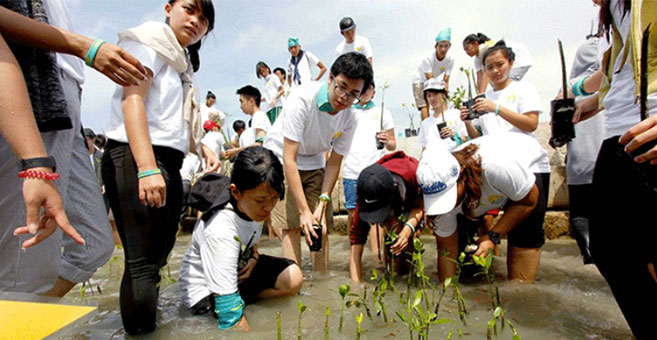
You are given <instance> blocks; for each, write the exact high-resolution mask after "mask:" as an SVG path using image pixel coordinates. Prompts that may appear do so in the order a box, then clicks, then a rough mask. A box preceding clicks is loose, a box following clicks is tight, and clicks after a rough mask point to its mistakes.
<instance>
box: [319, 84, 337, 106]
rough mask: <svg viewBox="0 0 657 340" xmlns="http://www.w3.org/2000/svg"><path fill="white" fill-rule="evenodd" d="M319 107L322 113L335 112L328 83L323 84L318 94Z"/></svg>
mask: <svg viewBox="0 0 657 340" xmlns="http://www.w3.org/2000/svg"><path fill="white" fill-rule="evenodd" d="M317 107H318V108H319V110H320V111H322V112H333V111H335V110H333V106H331V103H330V102H329V94H328V83H323V84H322V86H321V87H320V88H319V93H317Z"/></svg>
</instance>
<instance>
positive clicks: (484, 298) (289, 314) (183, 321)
mask: <svg viewBox="0 0 657 340" xmlns="http://www.w3.org/2000/svg"><path fill="white" fill-rule="evenodd" d="M330 238H331V242H330V243H331V255H330V259H331V261H330V262H331V263H330V266H329V271H328V272H327V273H325V274H313V273H312V271H311V270H310V264H309V263H308V261H309V260H308V250H307V248H306V249H305V250H304V254H303V255H304V266H303V272H304V280H305V282H304V286H303V288H302V291H301V294H300V295H299V296H294V297H290V298H284V299H278V300H269V301H263V302H259V303H257V304H255V305H250V306H248V307H247V308H246V309H245V313H246V317H247V319H248V321H249V324H250V326H251V331H250V332H249V333H246V334H245V333H237V332H234V331H219V330H218V329H217V326H216V321H215V319H213V318H211V317H193V316H191V314H189V313H188V312H187V311H186V309H185V308H184V307H182V305H181V303H180V294H179V290H178V287H177V284H176V283H175V282H172V281H171V280H170V279H169V278H167V277H168V276H169V275H167V274H166V270H164V272H163V273H164V274H165V277H163V279H162V285H161V293H160V301H159V312H160V313H159V316H158V329H157V331H156V332H154V333H152V334H150V335H147V336H143V337H139V338H140V339H181V338H185V339H196V338H208V339H210V338H211V339H244V338H247V337H248V338H251V339H276V312H281V320H282V321H281V323H282V333H283V336H282V338H283V339H293V338H296V335H297V315H298V312H297V301H298V300H301V301H302V302H303V303H304V304H305V305H307V306H308V310H307V311H306V312H305V313H304V314H303V316H302V336H303V338H304V339H323V338H324V320H325V308H326V307H327V306H328V307H330V308H331V316H330V321H329V333H330V334H329V335H330V338H331V339H354V338H355V336H356V321H355V316H356V315H357V314H359V313H360V312H361V310H356V309H355V308H354V307H352V308H345V311H344V328H343V330H342V331H341V332H338V322H339V308H340V297H339V295H338V293H337V288H338V286H339V285H340V284H341V283H350V280H349V241H348V238H347V237H346V236H339V235H331V236H330ZM422 240H423V241H424V242H425V249H427V251H426V253H425V255H424V257H423V258H424V262H425V265H426V268H427V269H426V271H427V274H429V275H430V276H435V265H436V249H435V242H434V241H433V238H432V237H430V236H423V238H422ZM189 242H190V235H183V236H181V237H179V238H178V241H177V243H176V246H175V248H174V251H173V254H172V256H171V261H170V265H169V269H170V278H171V279H175V278H177V277H178V268H179V266H180V261H181V259H182V256H183V255H184V253H185V251H186V249H187V246H188V245H189ZM258 249H259V251H260V252H261V253H265V254H270V255H277V256H279V255H280V242H278V240H269V239H267V238H266V237H265V238H263V239H262V240H261V242H260V244H259V246H258ZM505 249H506V247H505V246H504V247H503V250H502V254H501V256H499V257H496V258H495V261H494V264H493V267H494V272H495V273H496V274H498V275H499V276H500V277H502V276H503V275H505V274H506V266H505V261H506V254H505ZM114 254H115V255H117V257H116V259H115V260H111V261H110V262H108V263H107V264H106V265H105V266H104V267H103V268H101V269H99V270H98V272H97V273H96V275H95V276H94V278H93V279H92V281H91V283H92V286H91V288H87V289H86V290H84V296H82V293H81V289H80V286H77V287H75V288H74V289H73V290H72V291H71V292H70V293H69V294H68V295H67V299H68V300H73V301H76V302H84V303H88V304H97V305H98V306H99V311H98V312H97V313H96V314H95V315H93V316H92V317H90V318H88V319H86V320H84V321H82V322H80V323H78V324H77V325H76V326H75V327H72V328H70V329H68V330H67V331H66V332H64V333H60V334H57V338H61V339H71V338H73V339H124V338H130V337H129V336H127V335H126V334H125V332H124V331H123V328H122V326H121V317H120V313H119V302H118V288H119V284H120V275H121V272H122V266H123V264H122V261H123V260H122V251H121V250H118V249H117V250H115V253H114ZM363 262H364V273H368V274H369V273H371V270H372V268H375V267H376V266H377V260H376V256H375V255H374V254H372V253H370V252H369V250H366V251H365V253H364V255H363ZM368 274H366V275H365V276H369V275H368ZM435 281H436V280H435V279H434V280H433V282H434V283H435ZM462 281H463V282H461V283H460V287H461V291H462V293H463V296H464V298H465V301H466V307H467V309H468V315H467V316H466V322H467V325H463V324H462V323H461V321H460V320H459V314H458V310H457V306H456V302H455V300H453V299H452V292H451V290H449V291H448V293H447V294H446V295H445V299H444V300H443V302H442V304H441V308H440V311H439V317H440V318H448V319H451V320H452V322H450V323H448V324H445V325H435V326H432V327H431V331H430V338H431V339H446V337H447V334H448V332H449V331H452V332H453V333H454V336H453V338H452V339H458V338H459V337H458V333H457V332H458V330H461V331H462V333H463V336H462V337H461V338H462V339H485V338H486V332H487V326H486V324H487V322H488V320H490V319H491V318H492V311H491V303H490V298H489V297H488V288H487V285H486V284H485V283H483V282H480V281H478V280H476V279H467V280H466V279H464V280H462ZM466 281H467V282H466ZM365 284H366V285H368V299H367V300H368V301H367V303H368V305H369V307H370V308H372V309H373V306H372V305H373V304H372V299H371V291H372V287H373V283H372V282H370V281H369V280H367V282H366V283H365ZM499 286H500V295H501V297H502V307H503V308H504V310H505V311H506V316H507V319H510V320H511V321H512V322H513V324H514V326H515V327H516V329H517V330H518V334H519V335H520V336H521V337H522V339H539V340H540V339H550V340H555V339H630V338H631V333H630V331H629V328H628V327H627V324H626V323H625V320H624V319H623V316H622V314H621V312H620V310H619V308H618V306H617V305H616V303H615V301H614V299H613V296H612V295H611V291H610V290H609V288H608V286H607V285H606V283H605V282H604V280H603V278H602V277H601V275H600V273H599V272H598V271H597V269H596V268H595V266H592V265H588V266H584V265H582V261H581V258H580V256H579V251H578V249H577V246H576V244H575V241H573V240H553V241H548V242H547V243H546V244H545V246H544V247H543V256H542V259H541V265H540V268H539V273H538V279H537V282H536V283H535V284H534V285H522V284H517V283H510V282H505V281H502V282H500V283H499ZM98 287H100V290H101V291H102V293H99V292H98V290H99V289H98ZM398 287H399V289H402V290H403V291H405V289H406V285H405V281H404V282H401V281H400V282H399V283H398ZM362 290H363V285H361V286H359V287H352V291H354V292H357V293H360V292H362ZM384 301H385V303H386V309H387V310H388V317H389V319H390V320H394V321H393V322H391V323H390V324H389V325H385V323H384V322H383V318H382V317H381V316H377V315H375V314H373V315H372V317H373V320H369V319H368V318H367V317H365V318H364V320H363V322H362V329H363V333H362V337H361V338H362V339H397V338H400V339H407V338H408V337H409V333H408V330H407V328H406V326H405V325H404V324H403V323H402V322H401V321H400V320H399V319H398V318H397V317H396V316H395V315H394V314H395V311H396V310H397V309H401V308H399V306H400V304H399V302H398V301H399V300H398V298H397V297H396V296H394V295H393V294H392V292H391V291H390V290H388V293H387V295H386V297H385V300H384ZM415 337H417V335H415ZM511 337H512V333H511V331H510V330H509V327H506V328H505V329H504V330H503V331H502V332H501V333H500V337H499V338H500V339H511Z"/></svg>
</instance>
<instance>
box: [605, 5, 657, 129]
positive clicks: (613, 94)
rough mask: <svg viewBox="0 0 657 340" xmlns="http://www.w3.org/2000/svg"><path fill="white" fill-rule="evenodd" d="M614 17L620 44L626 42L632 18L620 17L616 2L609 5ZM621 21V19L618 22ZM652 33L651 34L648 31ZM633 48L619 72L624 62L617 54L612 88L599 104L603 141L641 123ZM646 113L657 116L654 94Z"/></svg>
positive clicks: (656, 97) (650, 98) (655, 93)
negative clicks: (621, 41) (603, 120)
mask: <svg viewBox="0 0 657 340" xmlns="http://www.w3.org/2000/svg"><path fill="white" fill-rule="evenodd" d="M609 6H610V7H609V8H611V10H612V14H613V17H614V24H616V28H617V29H618V32H619V33H620V37H621V39H623V44H625V43H626V39H627V35H628V32H629V30H630V23H631V21H632V20H631V15H629V14H626V15H625V16H624V17H623V13H622V11H621V8H620V6H618V0H612V1H611V4H610V5H609ZM621 18H622V20H621ZM651 34H655V33H654V29H653V32H651ZM632 48H634V46H630V48H629V50H628V51H627V53H628V56H629V57H628V58H627V61H626V62H625V65H623V68H622V69H621V70H620V72H618V73H616V70H618V69H619V68H620V65H621V63H622V61H623V51H622V50H621V53H619V54H618V58H617V59H616V61H615V63H614V76H613V78H612V79H611V88H610V89H609V92H608V93H607V95H606V96H605V98H604V99H603V102H602V105H603V106H604V108H605V137H604V138H605V139H607V138H611V137H613V136H618V135H622V134H624V133H625V132H626V131H627V130H628V129H629V128H631V127H632V126H634V125H636V124H637V123H639V122H640V121H641V116H640V113H639V112H640V111H639V104H638V102H637V103H636V104H635V103H634V97H635V91H636V84H635V83H634V72H633V68H632ZM647 104H648V112H649V113H650V115H654V114H656V113H657V92H654V93H651V94H649V95H648V103H647Z"/></svg>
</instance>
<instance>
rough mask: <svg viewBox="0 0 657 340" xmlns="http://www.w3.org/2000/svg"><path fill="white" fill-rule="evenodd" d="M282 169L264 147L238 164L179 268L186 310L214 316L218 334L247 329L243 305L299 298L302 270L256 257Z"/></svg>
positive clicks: (290, 263) (245, 153) (240, 157)
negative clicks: (264, 300) (225, 330)
mask: <svg viewBox="0 0 657 340" xmlns="http://www.w3.org/2000/svg"><path fill="white" fill-rule="evenodd" d="M283 178H284V175H283V166H282V165H281V163H280V162H279V160H278V158H276V156H275V155H274V154H273V153H272V152H271V151H269V150H267V149H264V148H262V147H259V146H258V147H252V148H247V149H245V150H244V151H242V152H240V153H239V155H238V156H237V158H236V159H235V165H234V168H233V175H232V177H231V178H230V185H229V186H228V190H224V191H222V193H221V194H220V195H219V196H218V198H217V199H216V200H215V201H214V203H213V205H212V207H211V208H209V209H208V210H207V211H206V212H205V213H204V214H203V216H202V217H201V219H200V220H199V222H198V223H197V224H196V227H195V228H194V233H193V235H192V244H191V246H190V247H189V250H187V253H186V254H185V257H184V259H183V261H182V265H181V268H180V280H179V281H180V290H181V292H182V300H183V303H184V305H185V306H186V307H187V308H189V309H190V311H191V312H192V314H194V315H204V314H213V315H214V316H215V317H216V318H217V319H218V321H219V329H228V328H231V327H233V326H236V328H237V329H241V330H248V329H249V326H248V323H247V321H246V318H245V317H244V313H243V309H244V306H245V305H248V304H251V303H253V302H256V301H258V300H260V299H268V298H275V297H283V296H289V295H294V294H296V293H297V292H298V291H299V289H301V284H302V283H303V276H302V273H301V269H300V268H299V266H297V264H296V263H294V261H292V260H288V259H284V258H279V257H273V256H268V255H264V254H259V253H258V248H257V242H258V239H259V238H260V235H261V233H262V222H263V221H264V220H266V219H267V218H269V215H270V213H271V210H272V209H273V208H274V206H275V205H276V203H277V202H278V200H279V199H282V198H283V195H284V192H285V189H284V185H283Z"/></svg>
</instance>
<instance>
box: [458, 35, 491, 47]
mask: <svg viewBox="0 0 657 340" xmlns="http://www.w3.org/2000/svg"><path fill="white" fill-rule="evenodd" d="M488 40H490V38H489V37H487V36H486V35H485V34H483V33H476V34H475V33H473V34H470V35H468V36H467V37H465V39H463V43H464V44H473V43H475V42H476V43H479V44H483V43H485V42H487V41H488Z"/></svg>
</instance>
